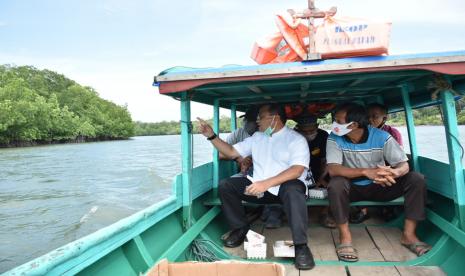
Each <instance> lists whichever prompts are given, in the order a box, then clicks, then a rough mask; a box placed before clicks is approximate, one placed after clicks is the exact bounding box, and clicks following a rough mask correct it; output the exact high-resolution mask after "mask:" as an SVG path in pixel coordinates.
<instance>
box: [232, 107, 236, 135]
mask: <svg viewBox="0 0 465 276" xmlns="http://www.w3.org/2000/svg"><path fill="white" fill-rule="evenodd" d="M236 111H237V110H236V105H235V104H232V105H231V132H234V131H235V130H236V129H237V119H236V117H237V115H236Z"/></svg>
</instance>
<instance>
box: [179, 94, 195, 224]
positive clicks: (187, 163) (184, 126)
mask: <svg viewBox="0 0 465 276" xmlns="http://www.w3.org/2000/svg"><path fill="white" fill-rule="evenodd" d="M181 151H182V219H183V226H184V230H187V229H189V228H190V227H191V225H192V220H191V218H192V214H191V212H192V211H191V210H192V209H191V208H192V165H193V164H192V163H193V162H192V160H193V156H192V154H193V152H192V122H191V102H190V99H189V97H188V94H187V92H184V93H183V94H182V96H181Z"/></svg>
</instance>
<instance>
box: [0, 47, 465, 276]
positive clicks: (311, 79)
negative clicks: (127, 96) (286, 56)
mask: <svg viewBox="0 0 465 276" xmlns="http://www.w3.org/2000/svg"><path fill="white" fill-rule="evenodd" d="M155 85H157V86H158V87H159V90H160V93H161V94H163V95H167V96H170V97H172V98H174V99H176V100H179V101H180V111H181V122H180V123H181V128H182V157H183V158H182V172H181V173H180V174H178V175H177V176H176V177H175V178H174V180H173V190H172V191H173V194H172V195H171V196H169V197H168V198H167V199H165V200H163V201H161V202H158V203H155V204H154V205H152V206H150V207H149V208H147V209H144V210H142V211H140V212H138V213H136V214H134V215H132V216H130V217H127V218H125V219H123V220H120V221H119V222H117V223H115V224H113V225H110V226H108V227H106V228H103V229H101V230H99V231H97V232H95V233H93V234H91V235H88V236H86V237H84V238H81V239H79V240H77V241H75V242H72V243H70V244H67V245H65V246H63V247H61V248H58V249H56V250H54V251H52V252H50V253H48V254H46V255H44V256H42V257H39V258H37V259H35V260H32V261H30V262H28V263H26V264H23V265H21V266H19V267H17V268H14V269H13V270H11V271H8V272H6V273H5V275H63V274H64V275H74V274H80V275H139V274H140V273H145V272H146V271H148V270H149V268H150V267H152V266H153V265H154V264H155V263H157V262H158V261H160V260H162V259H164V258H166V259H168V260H169V261H172V262H181V261H185V260H191V259H193V257H192V256H191V254H188V253H189V249H190V247H191V246H192V244H193V242H204V246H205V247H206V248H208V249H209V250H210V251H211V252H213V253H214V254H215V255H216V256H217V257H218V258H219V259H223V260H231V259H241V258H242V257H244V255H243V254H244V252H243V251H242V249H236V250H233V251H231V250H226V249H224V248H223V247H222V244H221V236H222V235H223V234H224V233H225V232H226V231H227V230H228V229H227V226H226V223H225V220H224V218H223V216H222V215H221V207H220V206H219V205H220V204H221V203H220V201H219V200H218V197H217V186H218V182H219V180H220V179H222V178H224V177H227V176H229V175H231V174H233V172H234V164H232V162H230V161H220V160H219V159H218V152H217V151H216V150H213V162H211V163H208V164H204V165H202V166H199V167H195V168H193V163H192V151H193V148H192V121H191V114H190V105H191V102H192V101H193V102H200V103H205V104H208V105H211V106H212V107H213V108H212V109H213V118H214V120H213V121H214V124H213V125H214V129H215V131H216V132H217V133H218V130H219V108H220V107H222V108H227V109H230V110H231V118H232V119H231V123H232V124H231V125H232V129H235V128H236V126H237V122H236V112H237V111H244V110H246V108H247V107H248V106H249V105H251V104H261V103H268V102H279V103H295V102H312V103H318V102H333V103H338V102H343V101H356V102H360V103H369V102H374V101H381V102H384V103H385V104H387V105H388V106H389V107H390V112H398V111H405V116H406V121H407V129H408V138H409V139H408V140H409V145H410V164H411V168H412V169H413V170H415V171H419V172H421V173H422V174H424V175H425V176H426V179H427V185H428V200H429V203H428V206H427V220H426V221H425V222H423V223H421V224H420V226H419V229H418V233H419V236H420V237H421V238H422V239H423V240H424V241H426V242H427V243H429V244H431V245H433V249H432V250H431V251H430V252H428V253H427V254H425V255H423V256H421V257H416V256H414V255H412V254H410V253H409V252H408V251H406V249H404V248H402V247H401V246H400V243H399V237H400V231H401V230H400V229H401V227H402V224H403V220H402V216H401V217H399V218H398V219H396V220H394V221H392V222H390V223H383V222H378V223H377V222H370V223H367V224H362V225H358V226H355V225H354V226H353V227H352V231H353V233H354V237H355V238H354V243H355V245H356V247H357V248H358V250H359V257H360V261H359V262H357V263H344V262H340V261H338V260H337V257H336V254H335V252H334V240H333V238H334V237H333V236H334V235H335V233H333V232H331V230H327V229H325V228H320V227H319V226H318V224H316V223H311V224H310V227H309V229H310V230H309V237H310V238H309V241H310V242H309V243H310V248H311V249H312V251H313V253H314V255H315V258H316V259H317V262H316V263H317V266H316V268H315V269H314V270H311V271H308V272H304V271H301V272H300V273H301V274H300V275H306V274H305V273H308V275H311V273H315V274H317V273H321V274H324V273H328V275H360V274H362V273H368V274H372V273H384V274H385V275H414V274H412V273H420V274H422V275H441V273H447V274H449V275H463V271H465V262H464V261H463V259H464V257H465V179H464V170H463V166H462V158H463V148H462V146H461V145H460V143H459V140H458V137H459V133H458V128H457V116H456V110H455V108H454V107H455V102H454V100H456V99H458V98H460V97H462V95H463V93H465V51H461V52H443V53H434V54H415V55H400V56H380V57H363V58H347V59H337V60H324V61H308V62H297V63H284V64H273V65H259V66H237V67H225V68H217V69H188V68H173V69H169V70H166V71H164V72H162V73H161V74H159V75H158V76H156V77H155ZM431 87H433V89H431ZM431 105H438V106H440V107H441V109H442V111H443V114H444V116H443V117H444V127H445V132H444V133H445V136H446V140H447V149H448V158H449V162H448V164H446V163H443V162H438V161H435V160H432V159H430V158H428V157H427V156H420V155H419V153H418V149H417V146H416V143H415V141H416V134H415V128H414V120H413V115H412V110H413V109H415V108H421V107H425V106H431ZM431 146H434V145H433V142H432V145H431ZM402 203H403V200H402V198H400V199H397V200H394V201H392V202H386V203H379V202H378V203H376V202H357V203H354V204H353V205H364V206H374V205H401V204H402ZM307 204H308V205H309V206H324V205H327V204H328V202H327V201H326V200H316V199H309V200H308V202H307ZM310 213H312V212H310ZM311 221H312V220H311ZM253 229H255V230H256V231H258V232H261V233H262V234H264V235H265V237H266V240H267V242H268V244H269V246H270V245H271V244H272V241H274V240H277V239H286V238H289V237H290V236H289V235H290V234H289V232H288V230H287V229H288V228H287V227H283V228H280V229H275V230H268V229H264V228H263V225H261V224H260V223H255V224H254V225H253ZM199 239H200V241H199ZM268 256H271V254H268ZM266 261H272V262H278V263H282V264H284V265H285V267H286V269H287V271H286V273H287V274H288V275H298V273H299V272H298V271H296V270H295V269H294V268H293V266H292V260H290V259H277V258H273V257H268V259H267V260H266ZM409 273H410V274H409ZM384 274H383V275H384ZM415 275H419V274H415Z"/></svg>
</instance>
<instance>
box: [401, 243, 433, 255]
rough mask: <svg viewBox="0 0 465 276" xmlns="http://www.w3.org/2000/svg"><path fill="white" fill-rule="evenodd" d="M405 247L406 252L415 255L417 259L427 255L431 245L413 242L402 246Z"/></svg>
mask: <svg viewBox="0 0 465 276" xmlns="http://www.w3.org/2000/svg"><path fill="white" fill-rule="evenodd" d="M402 245H403V246H405V247H406V248H407V249H408V250H410V251H411V252H412V253H414V254H415V255H417V256H418V257H420V256H422V255H424V254H426V253H428V251H430V250H431V248H432V247H431V245H429V244H427V243H424V242H414V243H411V244H404V243H403V244H402Z"/></svg>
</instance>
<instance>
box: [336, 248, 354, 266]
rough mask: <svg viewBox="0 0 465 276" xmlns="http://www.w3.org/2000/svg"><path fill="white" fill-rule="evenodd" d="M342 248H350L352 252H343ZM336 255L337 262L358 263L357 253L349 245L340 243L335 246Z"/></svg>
mask: <svg viewBox="0 0 465 276" xmlns="http://www.w3.org/2000/svg"><path fill="white" fill-rule="evenodd" d="M344 248H351V249H352V250H353V252H343V251H342V250H343V249H344ZM336 254H337V257H338V258H339V260H341V261H344V262H357V261H358V253H357V249H355V247H354V246H353V245H352V244H351V243H341V244H339V245H338V246H336Z"/></svg>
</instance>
